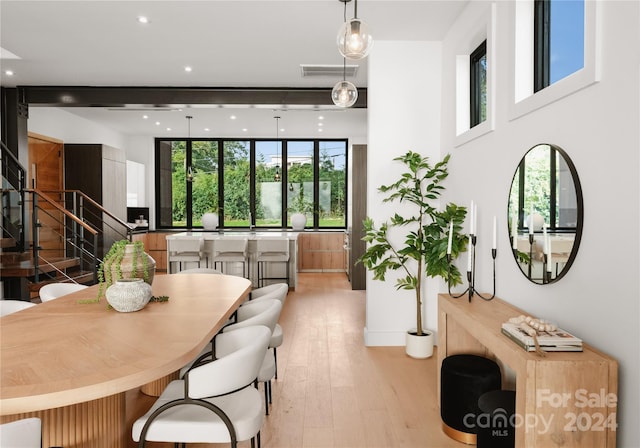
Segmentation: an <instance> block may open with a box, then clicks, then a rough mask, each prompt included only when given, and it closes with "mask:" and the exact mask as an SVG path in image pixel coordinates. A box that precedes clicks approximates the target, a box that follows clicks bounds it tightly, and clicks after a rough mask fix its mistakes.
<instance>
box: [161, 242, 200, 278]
mask: <svg viewBox="0 0 640 448" xmlns="http://www.w3.org/2000/svg"><path fill="white" fill-rule="evenodd" d="M167 245H168V252H169V256H168V259H167V264H168V270H169V274H171V273H172V270H171V263H172V262H177V263H179V270H180V271H181V270H182V263H183V262H184V263H188V262H194V263H198V267H200V262H201V261H202V259H203V246H204V240H203V239H202V238H184V239H182V238H176V239H167Z"/></svg>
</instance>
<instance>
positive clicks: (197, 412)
mask: <svg viewBox="0 0 640 448" xmlns="http://www.w3.org/2000/svg"><path fill="white" fill-rule="evenodd" d="M270 337H271V331H270V330H269V329H268V328H267V327H265V326H262V325H254V326H248V327H243V328H239V329H236V330H234V331H229V332H224V333H219V334H218V335H217V336H216V337H215V339H214V341H213V346H214V351H215V357H214V359H212V360H208V361H207V362H206V363H204V364H198V365H195V366H194V367H193V368H192V369H191V370H189V371H188V372H186V373H185V375H184V377H183V378H182V379H179V380H174V381H172V382H171V383H169V385H168V386H167V387H166V389H165V390H164V391H163V392H162V394H161V395H160V397H159V398H158V399H157V400H156V402H155V403H154V404H153V406H151V408H150V409H149V410H148V411H147V412H146V413H145V414H144V415H143V416H142V417H140V418H139V419H138V420H136V421H135V422H134V423H133V426H132V430H131V432H132V437H133V440H134V441H136V442H139V444H138V446H139V447H144V446H145V442H146V441H153V442H173V443H175V444H176V445H177V444H178V443H231V447H232V448H235V447H237V443H238V441H244V440H251V442H252V446H254V442H255V440H256V439H257V441H258V447H259V446H260V429H261V428H262V424H263V422H264V413H263V412H262V398H261V396H260V392H259V391H258V389H257V388H255V387H254V383H255V380H256V377H257V376H258V372H259V370H260V366H261V365H262V362H263V360H264V355H265V353H266V352H267V346H268V345H269V338H270Z"/></svg>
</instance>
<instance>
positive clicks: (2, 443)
mask: <svg viewBox="0 0 640 448" xmlns="http://www.w3.org/2000/svg"><path fill="white" fill-rule="evenodd" d="M41 445H42V421H41V420H40V419H39V418H38V417H29V418H23V419H21V420H15V421H13V422H9V423H3V424H1V425H0V447H2V448H40V447H41Z"/></svg>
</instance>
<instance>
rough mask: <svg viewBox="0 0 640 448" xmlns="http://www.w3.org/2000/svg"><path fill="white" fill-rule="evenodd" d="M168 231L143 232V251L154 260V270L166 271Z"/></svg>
mask: <svg viewBox="0 0 640 448" xmlns="http://www.w3.org/2000/svg"><path fill="white" fill-rule="evenodd" d="M171 234H172V233H170V232H149V233H145V234H144V235H145V238H144V247H145V251H146V252H147V253H148V254H149V255H151V256H152V257H153V259H154V260H156V271H161V272H166V271H167V235H171Z"/></svg>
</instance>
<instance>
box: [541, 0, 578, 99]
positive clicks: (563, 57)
mask: <svg viewBox="0 0 640 448" xmlns="http://www.w3.org/2000/svg"><path fill="white" fill-rule="evenodd" d="M534 7H535V10H534V91H535V92H538V91H539V90H542V89H544V88H545V87H548V86H549V85H551V84H553V83H555V82H556V81H559V80H560V79H563V78H566V77H567V76H569V75H571V74H572V73H575V72H577V71H578V70H580V69H582V68H583V67H584V42H585V38H584V37H585V32H584V24H585V19H584V17H585V16H584V14H585V11H584V0H536V1H535V6H534Z"/></svg>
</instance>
